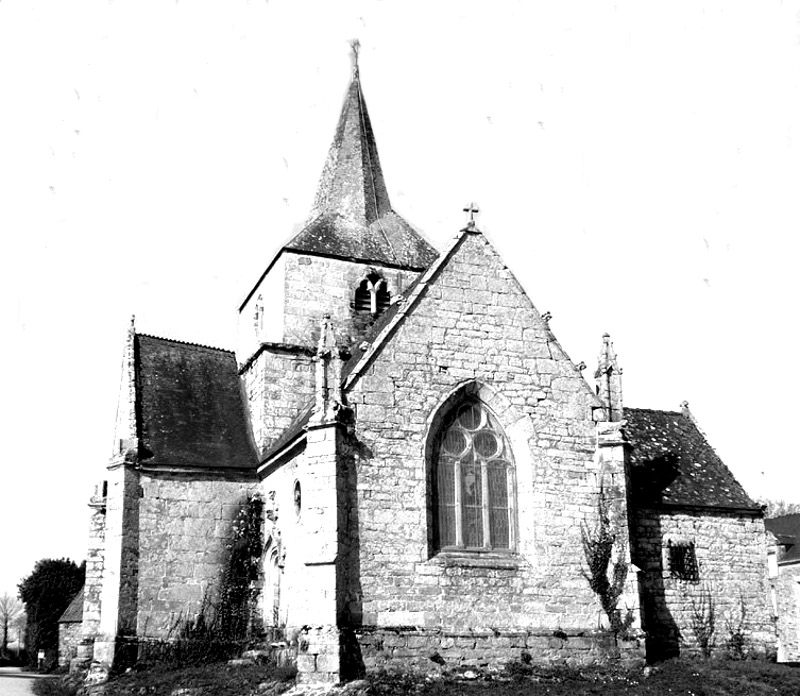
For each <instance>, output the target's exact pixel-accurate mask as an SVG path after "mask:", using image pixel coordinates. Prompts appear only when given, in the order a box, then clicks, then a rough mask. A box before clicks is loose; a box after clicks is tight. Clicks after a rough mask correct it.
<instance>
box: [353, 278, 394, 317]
mask: <svg viewBox="0 0 800 696" xmlns="http://www.w3.org/2000/svg"><path fill="white" fill-rule="evenodd" d="M391 299H392V298H391V295H390V294H389V288H388V287H387V285H386V281H385V280H384V279H383V278H381V277H380V276H379V275H378V274H377V273H374V272H373V273H370V274H369V275H368V276H367V277H366V278H364V279H363V280H362V281H361V282H360V283H359V284H358V287H357V288H356V295H355V299H354V301H353V307H355V309H356V311H358V312H370V313H372V314H381V313H383V312H385V311H386V310H387V309H388V308H389V304H390V303H391Z"/></svg>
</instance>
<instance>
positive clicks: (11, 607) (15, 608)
mask: <svg viewBox="0 0 800 696" xmlns="http://www.w3.org/2000/svg"><path fill="white" fill-rule="evenodd" d="M20 616H22V603H21V602H20V601H19V600H18V599H17V598H16V597H12V596H11V595H10V594H8V593H3V595H2V597H0V627H2V630H3V644H2V647H0V656H2V655H5V654H6V653H7V652H8V628H9V626H13V625H14V622H15V621H16V620H17V619H18V618H19V617H20Z"/></svg>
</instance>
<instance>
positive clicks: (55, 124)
mask: <svg viewBox="0 0 800 696" xmlns="http://www.w3.org/2000/svg"><path fill="white" fill-rule="evenodd" d="M354 37H358V38H359V39H360V41H361V46H362V50H361V76H362V84H363V87H364V92H365V96H366V99H367V103H368V105H369V110H370V115H371V118H372V123H373V127H374V130H375V134H376V137H377V140H378V147H379V149H380V155H381V163H382V165H383V169H384V173H385V176H386V181H387V185H388V188H389V193H390V196H391V199H392V202H393V206H394V208H395V209H396V210H397V211H398V212H399V213H400V214H401V215H403V216H404V217H405V218H406V219H408V220H409V221H410V222H411V223H412V224H414V225H415V226H416V227H417V228H418V229H420V230H421V231H422V232H423V233H424V234H425V235H426V236H427V238H428V239H429V240H430V241H431V242H432V243H433V244H434V245H435V246H437V247H439V248H442V247H443V246H444V244H445V243H446V241H447V240H448V239H449V238H450V237H451V236H452V235H453V234H455V232H456V231H457V230H458V229H459V227H461V226H463V222H464V216H463V213H462V212H461V211H462V208H463V207H464V205H465V204H466V203H467V202H468V201H470V200H473V199H474V200H475V201H476V202H477V203H478V204H479V206H480V208H481V215H480V217H479V226H480V227H481V228H482V229H483V230H484V231H485V233H486V234H487V236H488V238H489V239H490V240H491V242H492V243H493V244H494V245H495V247H496V248H497V249H498V250H499V252H500V253H501V255H502V256H503V257H504V258H505V260H506V261H507V263H508V265H509V267H510V268H511V269H512V270H513V271H514V273H515V274H516V275H517V277H518V278H519V280H520V281H521V282H522V284H523V286H524V287H525V288H526V289H527V291H528V293H529V294H530V296H531V299H532V300H533V302H534V304H535V305H536V306H537V308H538V309H539V310H540V311H542V312H544V311H550V312H552V314H553V320H552V322H551V327H552V329H553V331H554V333H555V334H556V336H557V337H558V338H559V340H560V342H561V344H562V345H563V347H564V348H565V349H566V351H567V352H568V354H569V355H570V356H571V357H572V359H573V360H574V361H575V362H579V361H581V360H583V361H585V362H586V363H587V364H588V365H589V370H587V373H586V374H587V376H589V377H590V378H591V374H592V371H593V368H594V365H595V364H596V356H597V353H598V352H599V349H600V345H601V336H602V334H603V332H604V331H609V332H610V333H611V335H612V339H613V340H614V343H615V346H616V349H617V353H618V355H619V360H620V364H621V365H622V366H623V369H624V390H625V402H626V404H627V405H629V406H639V407H651V408H669V409H677V408H678V407H679V404H680V402H681V401H682V400H683V399H688V400H689V402H690V405H691V408H692V411H693V412H694V413H695V415H696V416H697V418H698V419H699V421H700V424H701V426H702V427H703V429H704V430H705V432H706V434H707V435H708V437H709V439H710V441H711V443H712V444H713V445H714V446H715V447H716V448H717V450H718V452H719V453H720V454H721V456H722V457H723V459H724V460H725V461H726V462H727V464H728V465H729V466H730V468H731V469H732V470H733V472H734V474H735V475H736V476H737V478H738V479H739V480H740V482H742V484H744V485H745V487H746V488H747V490H748V491H749V492H750V493H751V494H753V495H755V496H761V495H767V496H772V497H779V498H787V499H790V500H794V501H800V492H798V484H800V468H799V467H798V455H797V447H796V446H795V442H794V437H795V436H796V428H795V422H796V415H795V410H796V404H795V399H796V398H797V395H798V393H800V383H799V382H800V380H799V379H798V371H797V368H796V366H795V365H794V359H795V357H796V356H797V355H798V338H797V331H796V327H795V323H796V317H797V309H796V302H797V300H798V297H799V296H800V292H798V291H799V290H800V287H798V286H799V285H800V281H798V273H797V270H796V266H797V262H798V247H799V246H800V242H798V222H799V221H800V210H799V204H798V201H799V200H800V198H799V197H798V192H799V191H800V158H799V157H798V155H800V150H799V149H798V148H799V145H798V138H800V0H784V1H783V2H780V1H779V0H759V1H758V2H747V3H736V2H730V0H729V1H727V2H724V1H720V2H708V1H706V0H694V1H692V2H677V3H670V4H668V5H664V4H663V3H648V2H641V0H639V1H636V2H609V1H602V0H592V1H591V2H574V3H569V2H559V3H552V2H541V3H536V2H510V1H508V2H497V1H493V2H488V1H483V2H467V1H464V0H460V1H458V2H456V1H453V2H440V3H432V2H429V1H428V0H425V1H418V2H413V1H409V0H403V1H402V2H400V1H396V2H393V1H391V0H384V1H382V2H378V1H373V2H336V3H331V2H305V3H303V2H288V1H278V0H271V1H270V2H263V1H262V2H255V1H253V2H233V1H231V0H227V1H225V2H221V1H220V2H215V3H203V2H167V1H166V0H161V1H158V2H147V1H143V0H137V1H136V2H133V1H131V2H121V1H116V2H100V1H97V2H85V1H75V2H70V3H65V2H36V1H34V0H27V1H25V2H22V1H15V0H6V1H5V2H2V3H0V66H2V68H0V232H2V242H3V247H2V269H1V270H0V310H1V311H2V315H1V316H0V319H1V320H2V326H3V329H4V336H3V340H2V341H1V342H0V351H1V352H0V435H1V436H2V448H3V449H2V453H3V463H2V467H3V469H2V479H0V501H1V502H2V520H3V536H2V549H3V554H2V556H3V560H2V563H0V593H1V592H2V591H7V590H10V591H14V589H15V586H16V583H17V582H18V581H19V580H20V579H21V578H22V577H23V576H24V575H26V574H27V573H29V572H30V570H31V569H32V567H33V564H34V562H35V561H36V560H37V559H39V558H43V557H62V556H68V557H71V558H74V559H75V560H81V559H82V558H83V557H84V555H85V545H86V541H85V532H86V522H87V517H88V508H87V507H86V502H87V499H88V496H89V494H90V493H91V490H92V486H93V484H94V483H95V482H97V481H100V480H102V478H103V476H104V467H105V464H106V462H107V460H108V457H109V454H110V451H111V445H112V438H113V424H114V418H115V408H116V399H117V391H118V385H119V371H120V361H121V356H122V345H123V339H124V334H125V331H126V328H127V325H128V323H129V321H130V317H131V315H132V314H135V315H136V325H137V328H138V329H139V330H140V331H142V332H146V333H151V334H155V335H159V336H166V337H171V338H176V339H181V340H186V341H193V342H198V343H204V344H210V345H214V346H220V347H229V348H233V347H234V345H235V340H234V338H235V328H236V309H237V307H238V305H239V303H240V302H241V300H242V299H243V298H244V296H245V295H246V293H247V292H248V290H249V289H250V288H251V287H252V285H253V284H254V283H255V281H256V280H257V279H258V277H259V275H260V274H261V272H262V271H263V270H264V269H265V268H266V266H267V264H268V263H269V261H270V260H271V258H272V256H273V255H274V254H275V253H276V252H277V250H278V249H279V248H280V246H281V244H282V243H284V242H285V241H286V240H287V239H288V238H289V237H290V236H291V235H292V233H293V232H296V231H297V230H298V228H299V227H298V226H299V225H300V224H301V223H302V222H303V221H304V220H305V218H306V216H307V214H308V211H309V208H310V206H311V202H312V200H313V196H314V192H315V188H316V183H317V179H318V177H319V174H320V172H321V170H322V165H323V162H324V160H325V156H326V154H327V149H328V146H329V144H330V141H331V138H332V136H333V132H334V128H335V125H336V120H337V118H338V113H339V109H340V107H341V103H342V99H343V97H344V94H345V92H346V89H347V86H348V82H349V78H350V58H349V47H348V40H350V39H352V38H354Z"/></svg>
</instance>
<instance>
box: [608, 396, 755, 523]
mask: <svg viewBox="0 0 800 696" xmlns="http://www.w3.org/2000/svg"><path fill="white" fill-rule="evenodd" d="M624 413H625V420H626V421H627V426H626V427H625V432H626V434H627V436H628V441H629V443H630V467H631V483H632V503H633V505H635V506H637V507H648V506H650V505H669V506H686V507H703V508H716V509H737V510H742V509H745V510H752V511H754V512H755V511H759V510H760V509H761V508H760V506H759V505H757V504H756V503H755V502H753V500H752V499H751V498H750V496H748V495H747V493H745V491H744V489H743V488H742V486H741V485H740V484H739V482H738V481H737V480H736V479H735V478H734V476H733V474H732V473H731V472H730V470H729V469H728V467H726V466H725V464H724V463H723V462H722V460H721V459H720V458H719V456H718V455H717V453H716V452H715V451H714V448H713V447H711V445H710V444H709V443H708V441H707V440H706V439H705V437H704V436H703V434H702V433H701V432H700V431H699V430H698V428H697V426H696V425H695V423H694V422H693V420H692V418H691V417H690V416H688V415H686V414H684V413H682V412H678V411H657V410H652V409H646V408H625V409H624Z"/></svg>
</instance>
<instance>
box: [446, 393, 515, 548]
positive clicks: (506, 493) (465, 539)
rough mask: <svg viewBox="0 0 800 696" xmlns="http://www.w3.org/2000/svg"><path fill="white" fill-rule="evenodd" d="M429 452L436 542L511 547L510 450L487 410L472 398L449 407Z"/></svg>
mask: <svg viewBox="0 0 800 696" xmlns="http://www.w3.org/2000/svg"><path fill="white" fill-rule="evenodd" d="M433 456H434V472H433V476H434V480H433V483H434V507H435V535H434V536H435V544H436V546H437V548H438V549H447V548H452V549H467V550H476V551H489V550H494V549H502V550H508V549H511V548H512V547H513V524H512V518H513V505H512V502H513V496H512V495H511V491H512V490H513V474H514V471H513V464H512V458H511V451H510V448H509V446H508V440H507V439H506V437H505V435H504V434H503V431H502V429H501V428H500V425H499V424H498V423H497V420H496V419H495V418H494V416H493V415H492V414H491V413H490V412H489V410H488V409H487V408H486V407H485V406H484V405H483V404H482V403H481V402H480V401H476V400H470V401H467V402H462V403H460V404H459V405H457V406H456V407H454V408H453V410H452V411H451V412H450V413H449V414H448V416H446V417H445V419H444V421H443V423H442V427H441V429H440V431H439V434H438V436H437V438H436V441H435V443H434V452H433Z"/></svg>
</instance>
